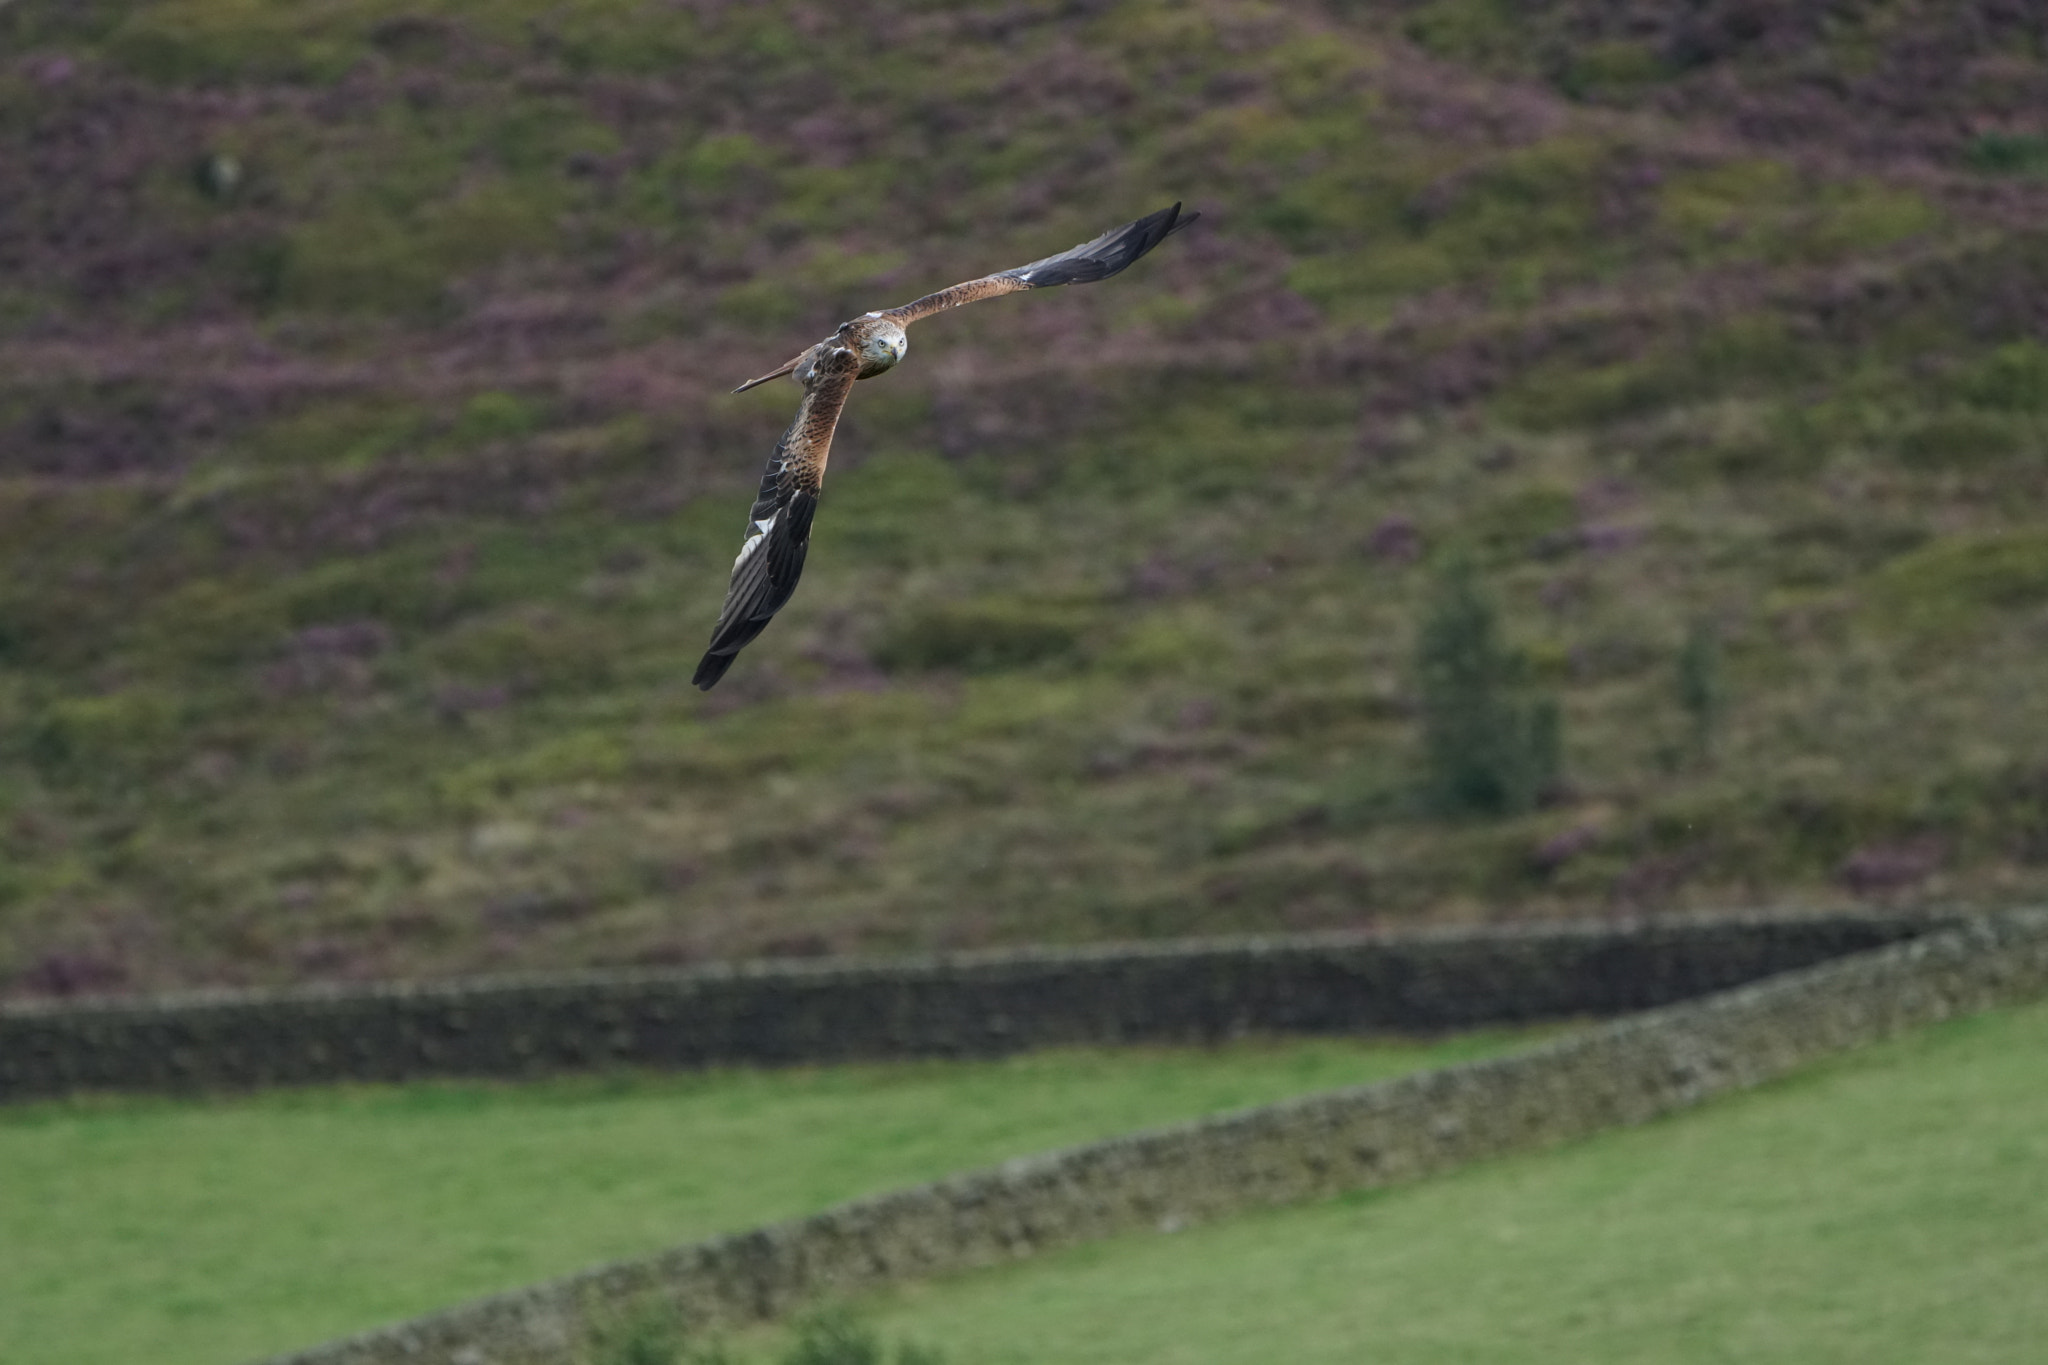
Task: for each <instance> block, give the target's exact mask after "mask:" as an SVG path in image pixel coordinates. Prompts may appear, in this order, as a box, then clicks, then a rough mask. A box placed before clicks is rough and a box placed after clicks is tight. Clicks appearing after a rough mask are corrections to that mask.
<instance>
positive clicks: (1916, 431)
mask: <svg viewBox="0 0 2048 1365" xmlns="http://www.w3.org/2000/svg"><path fill="white" fill-rule="evenodd" d="M2020 437H2021V434H2020V432H2019V431H2018V430H2017V429H2015V427H2014V425H2013V423H2012V421H2011V420H2009V419H2007V418H2005V417H2003V416H2001V415H1999V414H1997V413H1991V412H1973V411H1970V410H1967V409H1965V410H1963V411H1960V412H1944V413H1937V414H1935V415H1934V416H1932V417H1928V418H1925V419H1923V420H1921V421H1918V422H1914V423H1912V424H1910V425H1908V426H1907V427H1906V428H1905V429H1904V430H1902V431H1901V432H1900V433H1899V437H1898V442H1899V458H1900V459H1901V460H1903V461H1905V463H1907V464H1908V465H1911V466H1914V467H1915V468H1920V469H1958V468H1968V467H1970V466H1971V465H1976V464H1985V463H1989V462H1991V461H1994V460H1999V459H2002V458H2004V457H2005V456H2007V455H2010V454H2012V453H2013V452H2014V451H2016V450H2017V449H2019V446H2020Z"/></svg>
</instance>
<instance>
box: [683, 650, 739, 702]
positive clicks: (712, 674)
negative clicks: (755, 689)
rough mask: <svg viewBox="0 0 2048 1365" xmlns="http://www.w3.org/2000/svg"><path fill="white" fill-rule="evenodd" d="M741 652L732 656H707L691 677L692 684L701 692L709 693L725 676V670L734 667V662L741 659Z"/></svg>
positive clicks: (734, 652) (731, 654)
mask: <svg viewBox="0 0 2048 1365" xmlns="http://www.w3.org/2000/svg"><path fill="white" fill-rule="evenodd" d="M739 657H740V656H739V651H738V650H734V651H733V652H732V653H730V654H706V655H705V656H704V658H703V661H702V662H700V663H699V664H698V665H697V671H696V672H695V673H693V674H691V675H690V682H691V684H692V685H693V686H695V687H696V688H697V689H698V690H699V691H701V692H709V691H710V690H711V689H712V688H713V687H715V686H717V685H718V680H719V679H720V678H722V677H724V676H725V670H726V669H728V668H731V667H732V661H733V660H734V659H737V658H739Z"/></svg>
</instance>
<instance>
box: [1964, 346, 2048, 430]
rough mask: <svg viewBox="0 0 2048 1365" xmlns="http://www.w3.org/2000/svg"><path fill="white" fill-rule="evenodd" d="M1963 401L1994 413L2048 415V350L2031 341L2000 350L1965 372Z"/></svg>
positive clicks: (2000, 348)
mask: <svg viewBox="0 0 2048 1365" xmlns="http://www.w3.org/2000/svg"><path fill="white" fill-rule="evenodd" d="M1957 389H1958V392H1959V394H1960V396H1961V397H1962V398H1964V399H1965V400H1967V401H1968V402H1970V403H1972V404H1975V405H1976V406H1977V407H1980V408H1990V409H1992V410H1994V411H1997V412H2048V346H2044V345H2042V344H2041V343H2040V342H2038V341H2035V340H2033V339H2031V338H2029V339H2027V340H2024V341H2014V342H2010V343H2008V344H2006V345H2004V346H2000V347H1999V348H1998V349H1997V350H1995V351H1993V352H1992V353H1991V354H1990V355H1988V356H1986V357H1985V358H1984V359H1983V360H1981V361H1979V362H1978V363H1977V364H1976V365H1974V366H1972V367H1971V368H1970V369H1969V370H1967V371H1966V372H1965V373H1964V374H1963V376H1962V380H1961V383H1959V384H1958V385H1957Z"/></svg>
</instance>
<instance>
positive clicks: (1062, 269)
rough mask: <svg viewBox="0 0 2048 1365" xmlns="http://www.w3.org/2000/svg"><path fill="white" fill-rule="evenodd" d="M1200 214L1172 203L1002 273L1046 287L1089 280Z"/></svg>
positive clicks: (1133, 257) (1119, 267) (1117, 269)
mask: <svg viewBox="0 0 2048 1365" xmlns="http://www.w3.org/2000/svg"><path fill="white" fill-rule="evenodd" d="M1201 216H1202V215H1201V214H1199V213H1188V214H1183V213H1182V212H1181V211H1180V205H1179V204H1174V205H1171V206H1170V207H1167V208H1163V209H1161V210H1159V211H1158V212H1157V213H1148V214H1146V215H1145V216H1144V217H1143V218H1140V219H1138V220H1137V221H1136V222H1133V223H1125V224H1124V225H1123V226H1122V227H1117V228H1111V229H1110V230H1109V231H1108V232H1105V233H1103V234H1102V235H1101V236H1100V237H1097V238H1095V239H1094V240H1093V241H1088V242H1083V243H1081V245H1079V246H1077V247H1074V248H1072V249H1070V250H1067V251H1062V252H1060V253H1059V254H1058V255H1057V256H1048V257H1046V258H1045V259H1044V260H1042V261H1033V262H1032V263H1031V264H1030V265H1026V266H1019V267H1018V268H1017V269H1015V270H1007V271H1004V272H1003V273H1004V274H1006V275H1011V276H1014V277H1016V278H1017V279H1020V280H1022V281H1024V283H1026V284H1028V285H1030V286H1031V287H1032V288H1033V289H1049V288H1051V287H1052V286H1054V285H1060V284H1093V283H1094V282H1095V281H1097V280H1106V279H1108V278H1109V277H1110V276H1111V275H1115V274H1118V273H1120V272H1121V271H1123V270H1124V269H1125V268H1127V267H1128V266H1129V265H1130V264H1131V263H1132V262H1134V261H1136V260H1137V259H1138V258H1139V257H1141V256H1143V255H1144V254H1145V253H1146V252H1148V251H1150V250H1151V249H1152V248H1153V247H1155V246H1158V245H1159V244H1160V243H1161V242H1163V241H1165V240H1166V239H1167V238H1168V237H1171V236H1172V235H1173V234H1174V233H1176V232H1178V231H1180V230H1181V229H1182V228H1184V227H1186V226H1187V225H1188V224H1189V223H1192V222H1194V221H1195V220H1196V219H1197V218H1199V217H1201Z"/></svg>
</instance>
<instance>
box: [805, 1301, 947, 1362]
mask: <svg viewBox="0 0 2048 1365" xmlns="http://www.w3.org/2000/svg"><path fill="white" fill-rule="evenodd" d="M892 1359H893V1360H894V1361H895V1365H942V1362H943V1360H944V1357H943V1356H941V1355H940V1354H939V1353H938V1352H937V1351H934V1350H931V1349H929V1348H927V1347H923V1346H918V1345H916V1344H915V1343H912V1342H903V1343H900V1344H899V1345H898V1346H897V1348H896V1350H895V1351H894V1352H891V1351H890V1350H889V1349H888V1347H887V1346H886V1345H885V1344H884V1343H883V1341H882V1339H881V1337H880V1336H879V1335H877V1334H876V1332H875V1330H874V1329H873V1328H871V1327H869V1326H867V1325H866V1324H865V1323H862V1322H859V1321H857V1320H856V1319H855V1318H853V1317H852V1316H851V1315H850V1314H848V1313H846V1312H844V1311H839V1310H827V1311H824V1312H821V1313H816V1314H813V1315H812V1316H811V1317H809V1318H806V1319H805V1320H804V1321H803V1323H802V1324H801V1325H799V1327H798V1328H797V1335H796V1340H795V1341H793V1342H791V1343H790V1344H789V1348H788V1349H787V1350H785V1351H784V1352H783V1353H782V1358H781V1360H780V1362H779V1365H889V1363H890V1361H891V1360H892Z"/></svg>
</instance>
